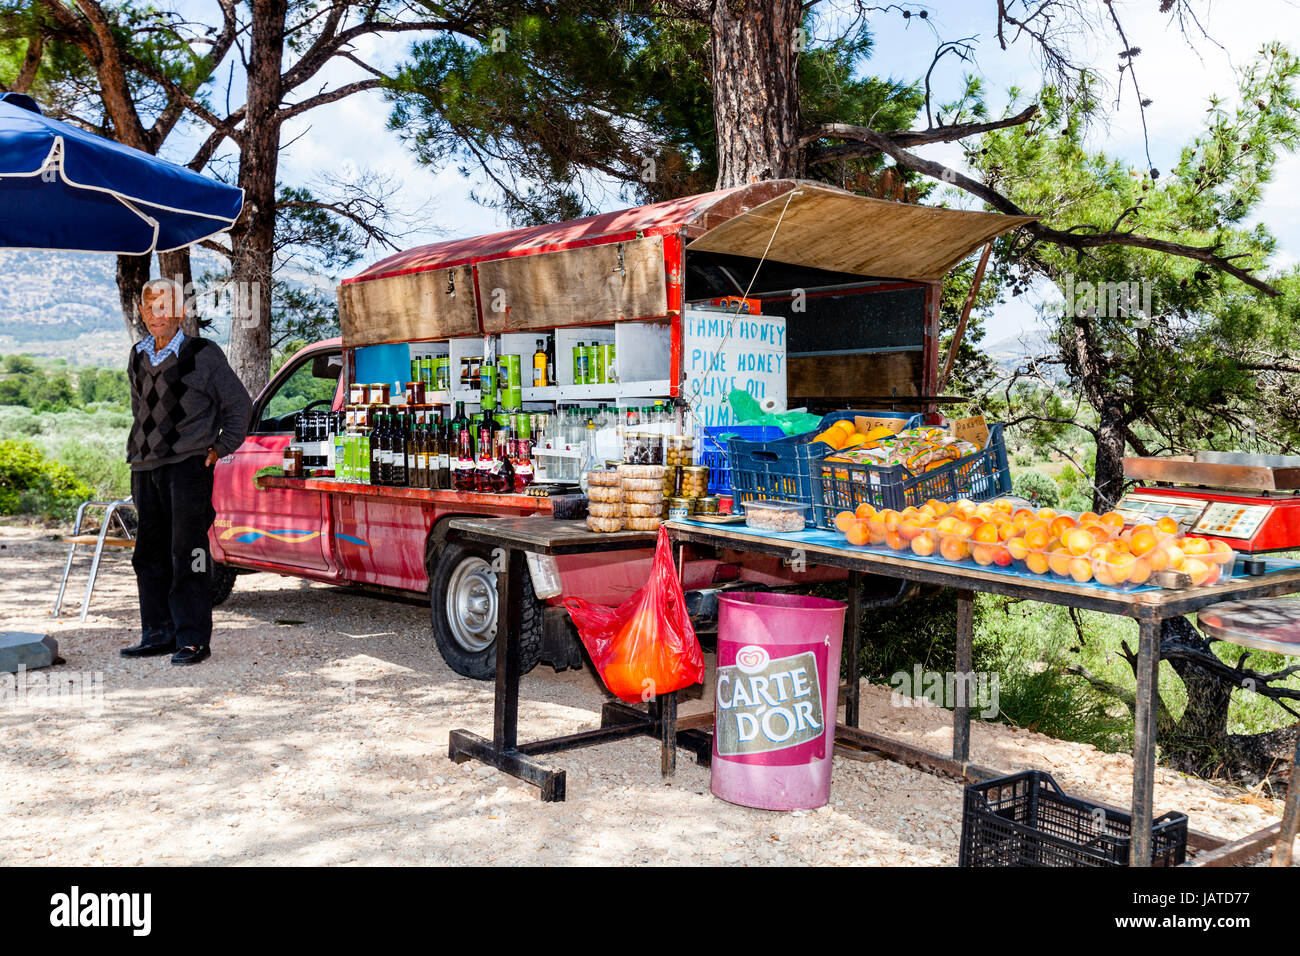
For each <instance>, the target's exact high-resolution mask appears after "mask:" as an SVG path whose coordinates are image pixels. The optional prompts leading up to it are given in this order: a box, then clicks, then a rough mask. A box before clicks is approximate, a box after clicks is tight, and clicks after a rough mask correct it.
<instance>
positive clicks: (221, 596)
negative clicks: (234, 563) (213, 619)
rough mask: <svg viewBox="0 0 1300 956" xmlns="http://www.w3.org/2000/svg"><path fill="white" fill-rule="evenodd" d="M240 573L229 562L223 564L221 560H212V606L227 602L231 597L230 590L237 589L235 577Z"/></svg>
mask: <svg viewBox="0 0 1300 956" xmlns="http://www.w3.org/2000/svg"><path fill="white" fill-rule="evenodd" d="M236 577H238V575H237V574H236V572H235V569H234V568H232V567H231V566H230V565H228V564H222V563H221V562H220V561H213V562H212V588H211V591H210V592H209V593H211V595H212V606H213V607H216V606H217V605H218V604H222V603H224V602H225V600H226V598H228V597H230V592H231V591H233V590H234V589H235V578H236Z"/></svg>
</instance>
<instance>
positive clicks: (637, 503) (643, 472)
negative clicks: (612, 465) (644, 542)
mask: <svg viewBox="0 0 1300 956" xmlns="http://www.w3.org/2000/svg"><path fill="white" fill-rule="evenodd" d="M618 475H619V481H620V484H622V486H623V508H624V510H625V512H626V515H627V517H626V518H625V520H624V527H626V528H627V530H629V531H656V530H658V528H659V522H660V520H661V519H662V517H663V508H664V489H663V484H664V466H663V465H626V464H625V465H619V466H618Z"/></svg>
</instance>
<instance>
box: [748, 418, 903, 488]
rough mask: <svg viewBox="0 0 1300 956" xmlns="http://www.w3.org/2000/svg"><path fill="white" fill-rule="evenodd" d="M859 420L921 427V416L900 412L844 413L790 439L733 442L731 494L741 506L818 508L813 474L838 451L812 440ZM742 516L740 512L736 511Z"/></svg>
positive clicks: (822, 421)
mask: <svg viewBox="0 0 1300 956" xmlns="http://www.w3.org/2000/svg"><path fill="white" fill-rule="evenodd" d="M859 416H863V417H868V418H900V419H903V420H904V424H903V427H904V428H913V427H915V426H917V425H919V424H920V423H921V416H920V415H906V414H903V413H901V412H875V411H864V412H857V411H844V412H831V413H830V414H829V415H824V416H822V420H821V423H820V424H819V425H818V426H817V428H816V429H814V430H813V431H810V432H807V433H805V434H803V435H792V436H790V437H789V438H776V439H773V440H771V441H742V440H741V439H738V438H733V439H731V441H729V442H728V443H727V455H728V457H729V458H730V459H731V493H732V495H733V497H734V498H735V502H736V504H737V505H739V504H740V503H741V502H743V501H756V500H767V499H772V500H776V501H797V502H799V503H800V504H805V505H812V504H816V498H815V495H816V491H815V489H814V488H813V474H814V471H815V470H816V469H817V466H818V465H819V464H820V462H821V461H822V459H823V458H825V457H826V456H827V455H829V454H831V453H832V452H834V451H835V449H833V448H832V447H831V446H830V445H828V444H826V443H825V442H821V441H814V440H813V436H815V435H818V434H820V433H821V432H823V431H825V430H826V429H827V428H829V427H830V426H831V425H833V424H835V422H838V421H841V420H843V419H846V418H850V419H851V418H856V417H859ZM736 511H737V512H739V511H740V508H736Z"/></svg>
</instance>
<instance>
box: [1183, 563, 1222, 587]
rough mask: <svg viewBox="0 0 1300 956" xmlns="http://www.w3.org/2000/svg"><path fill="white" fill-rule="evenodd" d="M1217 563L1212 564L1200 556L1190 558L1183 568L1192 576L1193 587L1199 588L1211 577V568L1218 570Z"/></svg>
mask: <svg viewBox="0 0 1300 956" xmlns="http://www.w3.org/2000/svg"><path fill="white" fill-rule="evenodd" d="M1218 567H1219V566H1218V565H1217V564H1210V563H1209V562H1207V561H1202V560H1201V559H1200V558H1188V559H1187V560H1186V561H1184V562H1183V567H1182V570H1183V571H1185V572H1186V573H1187V574H1190V575H1191V577H1192V587H1194V588H1199V587H1200V586H1201V585H1203V584H1205V583H1206V582H1208V581H1209V579H1210V569H1211V568H1214V569H1215V570H1216V571H1217V570H1218Z"/></svg>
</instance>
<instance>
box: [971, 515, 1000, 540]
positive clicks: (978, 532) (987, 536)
mask: <svg viewBox="0 0 1300 956" xmlns="http://www.w3.org/2000/svg"><path fill="white" fill-rule="evenodd" d="M972 537H973V538H974V539H975V540H976V541H978V542H980V543H981V544H996V543H997V542H998V541H999V540H1000V539H999V538H998V526H997V525H995V524H994V523H993V522H991V521H986V522H984V524H982V525H980V526H979V527H978V528H976V529H975V531H974V534H972Z"/></svg>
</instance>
